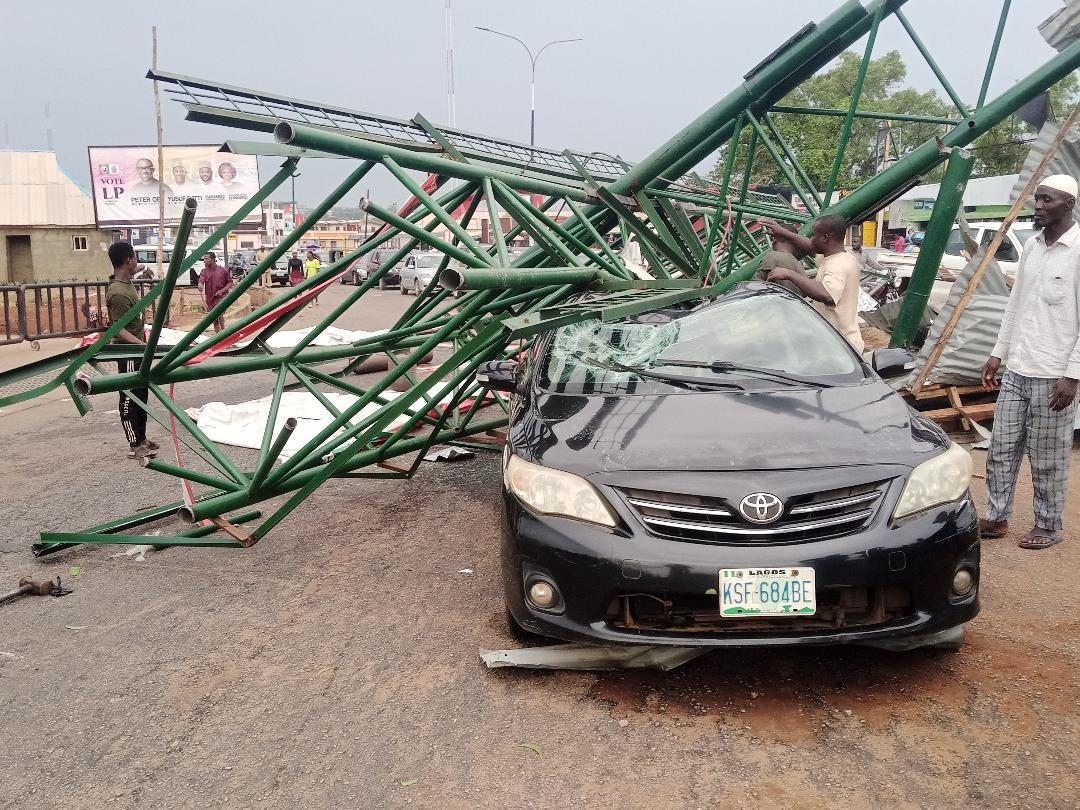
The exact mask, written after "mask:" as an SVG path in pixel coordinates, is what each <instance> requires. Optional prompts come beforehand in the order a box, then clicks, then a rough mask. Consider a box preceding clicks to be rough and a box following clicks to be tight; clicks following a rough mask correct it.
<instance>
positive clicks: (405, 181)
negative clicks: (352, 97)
mask: <svg viewBox="0 0 1080 810" xmlns="http://www.w3.org/2000/svg"><path fill="white" fill-rule="evenodd" d="M383 165H384V166H385V167H386V168H387V169H389V170H390V173H391V174H392V175H394V177H396V178H397V179H398V181H399V182H400V183H401V184H402V185H403V186H405V188H407V189H408V190H409V191H410V192H412V195H413V196H414V197H416V199H418V200H420V202H422V203H423V204H424V207H425V208H427V210H428V211H429V212H431V214H432V215H434V217H435V218H436V219H437V220H439V222H441V223H442V224H443V225H445V226H446V228H447V229H448V230H449V231H450V233H452V234H453V235H454V236H456V237H457V239H458V241H459V242H460V243H461V244H463V245H464V246H465V247H466V248H467V249H468V250H469V252H471V253H472V254H473V255H474V256H476V257H477V258H478V259H479V260H480V261H481V262H483V263H484V264H491V257H490V256H488V254H487V253H485V252H484V251H483V250H482V249H481V248H480V246H479V245H477V244H476V242H474V241H473V238H472V237H471V236H469V234H468V233H467V232H466V231H465V229H464V228H462V227H461V225H460V224H459V223H458V221H457V220H455V219H454V217H453V216H451V214H450V213H449V212H448V211H447V210H446V209H445V208H443V207H442V206H441V205H439V204H438V203H437V202H435V200H434V199H432V197H431V195H430V194H428V193H427V192H426V191H424V189H422V188H421V187H420V184H419V183H417V182H416V181H415V180H413V179H412V178H411V177H409V175H408V174H406V172H405V170H404V169H402V168H401V167H400V166H399V165H398V164H397V163H396V162H394V159H393V158H390V157H387V158H383ZM474 193H475V192H474Z"/></svg>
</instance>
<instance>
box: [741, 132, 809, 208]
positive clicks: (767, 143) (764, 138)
mask: <svg viewBox="0 0 1080 810" xmlns="http://www.w3.org/2000/svg"><path fill="white" fill-rule="evenodd" d="M748 117H749V119H750V126H752V127H753V128H754V131H755V132H756V133H757V136H758V140H760V141H761V143H762V144H763V145H764V147H765V151H766V152H768V153H769V157H771V158H772V159H773V163H775V164H776V166H777V168H778V169H780V173H781V174H782V175H784V179H785V180H787V181H788V185H790V186H791V187H792V188H793V189H794V190H795V193H796V194H798V195H799V199H800V200H802V201H803V205H805V206H806V210H807V211H809V212H810V213H811V214H812V215H815V216H816V215H817V212H818V205H819V203H818V201H817V200H815V199H813V198H812V197H808V196H806V192H804V191H803V190H802V188H801V187H800V186H799V184H798V182H797V181H796V180H795V175H793V174H792V173H791V171H790V170H789V169H788V167H787V165H786V164H785V163H784V159H783V157H781V156H780V153H779V152H778V151H777V149H776V146H775V145H774V144H773V142H772V140H770V138H769V136H768V135H767V134H766V132H765V129H764V128H763V127H762V126H761V124H759V123H758V121H757V119H756V118H754V116H753V115H750V116H748Z"/></svg>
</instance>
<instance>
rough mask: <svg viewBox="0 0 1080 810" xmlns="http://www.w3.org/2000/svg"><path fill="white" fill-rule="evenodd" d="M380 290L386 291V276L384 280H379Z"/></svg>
mask: <svg viewBox="0 0 1080 810" xmlns="http://www.w3.org/2000/svg"><path fill="white" fill-rule="evenodd" d="M379 289H380V290H385V289H386V276H383V277H382V278H380V279H379Z"/></svg>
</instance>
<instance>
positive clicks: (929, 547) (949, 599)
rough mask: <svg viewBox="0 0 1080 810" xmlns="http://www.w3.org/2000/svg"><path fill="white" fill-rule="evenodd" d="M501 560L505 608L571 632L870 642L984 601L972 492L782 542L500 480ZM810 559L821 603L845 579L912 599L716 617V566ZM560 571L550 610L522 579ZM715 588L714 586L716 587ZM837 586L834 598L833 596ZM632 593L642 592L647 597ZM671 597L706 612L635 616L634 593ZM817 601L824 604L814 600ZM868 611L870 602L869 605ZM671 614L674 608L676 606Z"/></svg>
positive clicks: (960, 618) (716, 642)
mask: <svg viewBox="0 0 1080 810" xmlns="http://www.w3.org/2000/svg"><path fill="white" fill-rule="evenodd" d="M503 497H504V509H503V525H502V566H503V578H504V584H505V589H506V602H507V608H508V609H509V611H510V612H511V614H512V615H513V617H514V619H515V620H516V621H517V623H518V624H519V625H521V626H522V627H523V628H525V629H526V630H529V631H531V632H534V633H538V634H540V635H545V636H551V637H554V638H558V639H563V640H566V641H581V640H586V641H592V642H606V643H621V644H626V643H629V644H663V645H679V646H773V645H775V646H783V645H797V644H809V645H824V644H859V643H872V642H875V641H881V640H884V639H898V638H909V639H913V640H914V639H917V638H919V637H924V636H931V635H933V634H936V633H940V632H941V631H943V630H947V629H950V628H955V627H958V626H959V625H961V624H963V623H964V622H966V621H968V620H970V619H972V618H974V616H975V615H976V614H977V613H978V612H979V601H978V591H979V536H978V523H977V519H976V514H975V508H974V506H973V505H972V503H971V500H970V498H969V497H965V498H964V499H963V500H962V501H958V502H956V503H952V504H948V505H946V506H943V507H940V508H936V509H931V510H929V511H927V512H925V513H922V514H920V515H915V516H912V517H910V518H908V519H905V520H904V521H902V522H899V523H895V524H894V523H892V522H891V521H889V520H887V519H886V518H885V517H884V516H881V515H879V516H878V517H879V519H877V520H875V521H874V522H873V523H872V524H871V525H870V526H868V527H867V528H866V529H865V530H862V531H859V532H856V533H852V534H847V535H842V536H839V537H832V538H828V539H823V540H816V541H811V542H804V543H789V544H783V545H767V544H762V545H753V544H741V545H734V544H730V545H729V544H716V543H695V542H687V541H680V540H672V539H667V538H663V537H659V536H655V535H653V534H650V533H649V532H648V531H646V530H645V529H644V527H642V526H639V525H633V524H632V523H631V522H630V521H626V523H627V524H628V525H625V526H623V527H622V529H620V530H618V531H609V530H606V529H604V528H602V527H598V526H594V525H591V524H587V523H582V522H580V521H575V520H570V519H567V518H560V517H551V516H546V515H538V514H536V513H533V512H531V511H530V510H528V509H527V508H525V507H523V506H522V505H521V504H520V502H519V501H518V500H517V499H516V498H515V497H514V496H513V495H510V494H508V493H506V492H505V491H504V493H503ZM794 566H800V567H807V566H809V567H812V568H813V569H814V571H815V575H816V587H817V592H818V603H819V608H820V606H821V604H822V603H823V599H824V598H825V597H828V596H829V595H830V594H831V597H835V596H836V595H837V594H839V593H840V592H841V591H843V590H846V589H856V590H853V591H852V593H855V592H859V593H865V594H874V595H876V596H871V597H869V598H871V599H878V598H879V597H880V598H882V599H883V598H884V597H883V596H881V595H882V594H890V596H889V598H890V599H895V598H896V596H897V595H906V598H907V600H908V604H907V605H906V606H901V607H896V608H895V609H894V610H891V611H889V612H888V613H887V614H885V613H882V612H880V611H870V614H872V615H864V616H863V617H862V619H861V620H855V621H851V620H845V618H844V615H843V611H841V612H840V614H839V616H838V617H836V616H834V618H833V619H831V620H830V621H829V622H827V624H828V626H821V625H822V622H821V621H818V622H817V623H816V625H817V626H814V625H815V623H814V622H813V621H806V620H803V619H796V618H789V617H781V618H777V619H775V620H768V621H765V622H761V621H757V622H755V621H753V620H747V619H741V618H723V619H719V620H717V619H716V615H715V614H716V612H717V611H715V610H714V611H712V614H711V615H709V614H710V611H709V609H708V608H709V600H710V599H711V600H713V602H714V603H715V605H713V607H715V608H718V602H719V597H718V596H716V595H715V594H716V589H717V588H718V585H719V571H720V569H721V568H752V567H794ZM960 566H964V567H966V568H968V569H970V570H971V572H972V574H973V576H974V580H975V587H974V589H973V590H972V591H971V592H970V593H969V594H967V595H965V596H963V597H958V596H956V595H954V594H953V592H952V580H953V577H954V575H955V573H956V570H957V568H958V567H960ZM536 577H540V578H546V579H549V580H550V581H551V582H553V583H555V585H556V587H557V589H558V591H559V593H560V595H561V604H559V605H557V606H556V607H557V609H555V610H541V609H538V608H536V607H534V606H533V605H531V604H530V603H529V602H528V601H527V599H526V597H525V590H526V587H527V585H528V584H529V583H530V582H531V581H532V579H533V578H536ZM710 592H711V595H710ZM831 597H830V598H831ZM636 600H645V601H644V602H641V601H636ZM664 603H667V604H668V605H669V606H670V609H671V615H675V614H676V613H677V612H678V611H679V610H680V606H682V607H684V608H685V612H686V613H688V614H689V615H691V616H702V615H708V616H709V618H708V619H707V620H705V621H694V620H691V621H689V622H685V621H683V622H682V624H681V625H680V624H679V622H680V621H682V618H684V617H682V618H679V619H677V620H675V622H674V623H673V624H672V626H665V622H666V621H667V619H665V618H664V616H663V615H662V614H663V613H664V609H663V608H660V607H656V608H655V609H652V610H651V611H650V614H651V615H650V618H649V619H648V620H646V621H643V622H642V621H638V620H636V619H635V617H634V616H633V615H632V613H627V612H626V610H625V607H626V605H627V604H629V605H641V604H645V605H657V606H659V605H662V604H664ZM819 613H821V611H820V610H819ZM864 613H865V611H864ZM669 618H670V617H669Z"/></svg>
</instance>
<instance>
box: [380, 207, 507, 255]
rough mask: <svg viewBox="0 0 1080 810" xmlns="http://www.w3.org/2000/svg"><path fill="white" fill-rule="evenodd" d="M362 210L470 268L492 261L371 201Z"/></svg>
mask: <svg viewBox="0 0 1080 810" xmlns="http://www.w3.org/2000/svg"><path fill="white" fill-rule="evenodd" d="M360 208H362V209H363V210H364V211H367V212H368V213H370V214H371V215H372V216H373V217H376V218H377V219H381V220H382V221H383V222H385V223H387V224H389V225H393V226H394V227H395V228H397V229H398V230H399V231H401V232H402V233H407V234H408V235H409V236H412V237H413V238H415V239H419V240H420V241H421V242H423V243H424V244H425V245H428V246H430V247H431V248H433V249H435V250H438V251H439V252H441V253H445V254H446V255H448V256H450V257H451V258H453V259H457V260H458V261H459V262H461V263H462V264H464V265H466V266H468V267H489V266H490V260H486V261H485V260H484V259H480V258H477V257H476V256H474V255H473V254H472V253H470V252H468V251H466V250H462V249H461V248H459V247H456V246H454V245H452V244H450V243H449V242H445V241H443V240H442V239H439V238H438V237H437V236H432V234H431V230H430V229H425V228H421V227H420V226H419V225H415V224H413V223H412V222H409V221H408V220H407V219H405V218H403V217H399V216H398V215H397V214H395V213H394V212H393V211H390V210H389V209H387V208H383V207H382V206H381V205H378V204H377V203H373V202H372V201H371V200H367V199H364V200H361V201H360Z"/></svg>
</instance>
